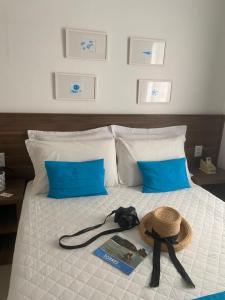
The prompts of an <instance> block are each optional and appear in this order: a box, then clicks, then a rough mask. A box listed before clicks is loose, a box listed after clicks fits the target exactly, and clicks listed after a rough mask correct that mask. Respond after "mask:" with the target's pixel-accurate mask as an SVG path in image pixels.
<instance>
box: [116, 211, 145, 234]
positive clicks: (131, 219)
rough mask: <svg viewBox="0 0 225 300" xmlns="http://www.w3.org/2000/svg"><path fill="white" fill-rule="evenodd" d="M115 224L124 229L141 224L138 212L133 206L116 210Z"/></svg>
mask: <svg viewBox="0 0 225 300" xmlns="http://www.w3.org/2000/svg"><path fill="white" fill-rule="evenodd" d="M114 222H115V223H118V224H119V226H120V227H121V228H124V229H129V228H132V227H134V226H136V225H138V224H140V222H139V219H138V216H137V212H136V210H135V208H134V207H133V206H129V207H127V208H124V207H119V208H118V209H117V210H115V217H114Z"/></svg>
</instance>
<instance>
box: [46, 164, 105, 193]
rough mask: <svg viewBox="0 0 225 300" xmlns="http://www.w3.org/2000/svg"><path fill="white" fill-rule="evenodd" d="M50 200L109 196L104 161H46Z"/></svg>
mask: <svg viewBox="0 0 225 300" xmlns="http://www.w3.org/2000/svg"><path fill="white" fill-rule="evenodd" d="M45 168H46V171H47V175H48V182H49V192H48V197H49V198H56V199H61V198H72V197H81V196H95V195H107V194H108V193H107V190H106V188H105V185H104V182H105V169H104V159H98V160H91V161H83V162H65V161H45Z"/></svg>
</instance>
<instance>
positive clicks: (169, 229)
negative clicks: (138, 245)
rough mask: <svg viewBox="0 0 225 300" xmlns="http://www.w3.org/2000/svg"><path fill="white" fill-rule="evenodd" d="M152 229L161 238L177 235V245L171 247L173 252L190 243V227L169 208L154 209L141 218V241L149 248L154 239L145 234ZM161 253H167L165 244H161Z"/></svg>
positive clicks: (176, 212) (177, 213)
mask: <svg viewBox="0 0 225 300" xmlns="http://www.w3.org/2000/svg"><path fill="white" fill-rule="evenodd" d="M152 229H154V231H155V232H157V233H158V234H159V235H160V237H161V238H164V237H170V236H176V235H178V237H177V240H176V241H177V244H174V245H173V247H174V250H175V251H180V250H182V249H184V248H185V247H186V246H187V245H188V244H189V243H190V242H191V238H192V230H191V227H190V225H189V224H188V222H187V221H186V220H185V219H184V218H182V217H181V215H180V213H179V212H178V211H177V210H175V209H173V208H171V207H167V206H162V207H159V208H156V209H155V210H153V211H151V212H150V213H148V214H147V215H145V216H144V217H143V218H142V220H141V222H140V225H139V231H140V234H141V237H142V239H143V240H144V241H145V242H146V243H147V244H149V245H150V246H151V247H153V246H154V239H153V238H152V237H151V236H148V235H147V234H145V232H146V230H148V231H149V232H152ZM161 251H168V249H167V246H166V244H165V243H162V245H161Z"/></svg>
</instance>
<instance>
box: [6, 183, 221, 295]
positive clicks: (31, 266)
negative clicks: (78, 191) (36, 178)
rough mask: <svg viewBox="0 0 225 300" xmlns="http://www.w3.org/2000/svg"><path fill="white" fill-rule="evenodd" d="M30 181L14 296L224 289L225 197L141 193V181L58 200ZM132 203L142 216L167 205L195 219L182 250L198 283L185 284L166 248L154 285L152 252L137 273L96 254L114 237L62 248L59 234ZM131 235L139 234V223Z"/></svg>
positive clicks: (193, 191)
mask: <svg viewBox="0 0 225 300" xmlns="http://www.w3.org/2000/svg"><path fill="white" fill-rule="evenodd" d="M30 187H31V183H30V184H28V187H27V190H26V194H25V199H24V203H23V209H22V215H21V219H20V224H19V230H18V235H17V240H16V247H15V253H14V259H13V267H12V275H11V283H10V290H9V296H8V300H22V299H23V300H27V299H32V300H36V299H37V300H53V299H62V300H72V299H76V300H84V299H96V300H101V299H104V300H105V299H111V300H112V299H129V300H132V299H148V300H149V299H154V300H157V299H160V300H164V299H179V300H182V299H193V298H196V297H197V296H200V295H206V294H209V293H213V292H218V291H222V290H225V232H224V220H225V209H224V208H225V203H223V202H222V201H221V200H219V199H217V198H216V197H214V196H213V195H211V194H210V193H208V192H207V191H205V190H203V189H202V188H200V187H198V186H193V187H192V188H191V189H188V190H181V191H177V192H170V193H162V194H142V193H141V192H140V189H139V188H127V187H116V188H110V189H108V191H109V195H108V196H99V197H87V198H74V199H67V200H54V199H49V198H47V197H46V196H43V195H42V196H36V197H31V196H30ZM130 205H132V206H135V207H136V209H137V211H138V215H139V217H140V218H141V217H142V216H144V215H145V214H146V213H147V212H149V211H150V210H152V209H154V208H156V207H159V206H161V205H167V206H171V207H174V208H176V209H178V210H179V211H180V212H181V213H182V215H183V216H184V217H185V218H186V219H187V220H188V221H189V223H190V224H191V226H192V228H193V241H192V243H191V244H190V245H189V246H188V247H187V248H186V249H185V250H183V251H181V252H179V253H178V254H177V256H178V258H179V260H180V261H181V263H182V264H183V266H184V267H185V269H186V271H187V272H188V274H189V275H190V277H191V278H192V280H193V281H194V283H195V285H196V288H195V289H190V288H187V287H186V286H185V284H184V283H183V281H182V279H181V277H180V275H179V274H178V273H177V271H176V270H175V268H174V266H173V265H172V263H171V262H170V260H169V259H168V254H162V255H161V280H160V286H159V287H158V288H149V287H148V284H149V280H150V275H151V270H152V252H151V253H150V256H149V257H147V258H146V259H145V260H144V262H143V263H141V264H140V265H139V266H138V267H137V269H136V270H135V271H134V272H133V273H132V274H131V275H130V276H127V275H125V274H123V273H122V272H120V271H119V270H117V269H115V268H113V267H112V266H110V265H108V264H107V263H105V262H104V261H102V260H101V259H99V258H98V257H95V256H94V255H92V252H93V250H94V249H96V248H97V247H98V246H100V245H101V244H102V243H103V242H104V241H105V240H107V239H109V236H106V237H102V238H100V239H99V240H97V241H96V242H94V243H93V244H91V245H90V246H88V247H86V248H83V249H79V250H72V251H71V250H64V249H61V248H59V246H58V238H59V236H61V235H63V234H67V233H73V232H75V231H77V230H79V229H82V228H84V227H87V226H89V225H95V224H98V223H100V222H101V221H102V220H103V219H104V217H105V216H106V215H107V214H108V213H110V212H111V211H112V210H113V209H116V208H118V207H119V206H124V207H127V206H130ZM109 227H110V228H112V227H115V225H114V223H113V219H111V221H110V222H109V223H108V224H107V225H106V226H105V227H104V229H106V228H109ZM101 230H103V229H102V228H100V230H99V231H101ZM94 233H95V232H94V231H91V232H90V234H87V235H86V236H85V239H86V238H88V236H90V235H93V234H94ZM125 235H126V236H127V237H128V238H129V237H130V238H131V239H132V240H135V239H136V240H139V239H140V238H139V235H138V230H137V228H135V229H133V230H131V231H129V232H127V233H125ZM82 240H84V237H82ZM77 242H78V241H77ZM79 242H81V239H79Z"/></svg>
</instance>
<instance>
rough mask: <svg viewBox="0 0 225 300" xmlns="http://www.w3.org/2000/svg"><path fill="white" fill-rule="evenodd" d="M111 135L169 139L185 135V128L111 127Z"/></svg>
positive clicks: (184, 126) (183, 126)
mask: <svg viewBox="0 0 225 300" xmlns="http://www.w3.org/2000/svg"><path fill="white" fill-rule="evenodd" d="M111 130H112V133H113V135H114V136H115V137H130V138H138V136H142V135H143V137H145V138H148V137H149V138H154V139H157V138H170V137H175V136H181V135H184V136H185V135H186V131H187V126H186V125H180V126H170V127H163V128H131V127H125V126H118V125H111Z"/></svg>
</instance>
